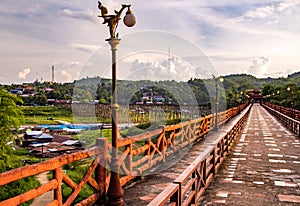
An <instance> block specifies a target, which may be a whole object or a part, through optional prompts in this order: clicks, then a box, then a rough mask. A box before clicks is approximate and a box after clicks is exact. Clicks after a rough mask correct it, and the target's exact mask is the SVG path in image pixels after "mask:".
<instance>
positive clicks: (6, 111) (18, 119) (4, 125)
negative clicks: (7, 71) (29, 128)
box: [0, 89, 24, 169]
mask: <svg viewBox="0 0 300 206" xmlns="http://www.w3.org/2000/svg"><path fill="white" fill-rule="evenodd" d="M17 102H20V103H22V100H21V99H20V98H18V97H16V96H13V95H11V94H9V93H8V92H7V91H5V90H3V89H0V165H1V167H5V168H6V169H9V168H11V161H10V152H11V148H10V146H8V143H9V142H10V141H12V142H14V140H15V137H16V134H17V132H18V128H19V126H20V125H21V124H22V123H23V121H24V118H23V114H22V112H21V110H20V109H19V108H18V107H17V105H16V103H17ZM0 169H4V168H0Z"/></svg>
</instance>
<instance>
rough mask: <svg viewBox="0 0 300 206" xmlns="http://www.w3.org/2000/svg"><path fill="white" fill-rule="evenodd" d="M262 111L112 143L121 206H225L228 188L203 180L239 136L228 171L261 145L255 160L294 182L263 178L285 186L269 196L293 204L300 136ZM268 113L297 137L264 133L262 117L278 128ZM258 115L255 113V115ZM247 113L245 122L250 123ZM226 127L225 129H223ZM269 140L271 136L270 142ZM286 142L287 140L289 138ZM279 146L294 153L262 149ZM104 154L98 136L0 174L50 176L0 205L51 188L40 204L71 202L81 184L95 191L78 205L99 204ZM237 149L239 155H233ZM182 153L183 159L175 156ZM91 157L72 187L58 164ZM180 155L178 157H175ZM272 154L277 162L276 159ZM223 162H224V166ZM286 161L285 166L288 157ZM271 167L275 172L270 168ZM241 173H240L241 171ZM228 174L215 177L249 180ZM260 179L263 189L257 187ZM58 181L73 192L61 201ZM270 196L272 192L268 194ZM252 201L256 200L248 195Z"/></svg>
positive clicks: (294, 125)
mask: <svg viewBox="0 0 300 206" xmlns="http://www.w3.org/2000/svg"><path fill="white" fill-rule="evenodd" d="M264 107H265V108H266V109H264V108H263V107H262V106H260V105H256V104H255V105H254V106H253V107H252V109H251V105H250V106H247V105H242V106H241V107H240V108H231V109H229V110H227V111H225V112H221V113H220V114H219V115H218V117H215V116H214V115H208V116H206V117H202V118H199V119H196V120H191V121H188V122H183V123H180V124H177V125H171V126H162V127H161V128H159V129H157V130H155V131H152V132H147V133H144V134H141V135H136V136H133V137H130V138H126V139H120V141H119V143H118V147H119V148H118V150H119V151H120V152H119V163H120V165H121V170H120V172H121V184H122V185H123V186H124V201H125V204H126V205H147V204H150V205H165V204H167V205H188V204H197V202H199V201H200V202H202V203H203V204H206V203H207V204H210V203H214V202H215V203H218V201H220V202H222V201H223V202H222V203H223V204H224V201H225V203H226V201H228V202H230V201H229V200H227V199H226V198H225V199H224V198H223V199H222V198H221V197H223V196H226V195H227V196H229V197H231V196H234V195H231V193H230V192H231V191H229V190H224V191H222V190H221V189H220V190H214V189H210V187H209V183H210V182H211V181H212V180H213V179H214V181H213V182H212V185H213V184H215V181H218V180H219V178H218V176H219V175H218V174H219V173H217V171H220V173H221V174H222V171H223V170H222V169H220V167H223V165H222V166H221V163H222V162H223V161H224V160H225V157H226V156H228V155H229V157H230V158H231V156H230V155H232V154H230V151H231V148H232V147H233V145H234V142H235V141H237V139H238V137H240V135H241V139H240V141H243V142H244V143H243V145H242V146H241V145H240V144H237V149H236V148H235V149H234V151H235V153H236V154H235V153H233V155H236V156H238V157H233V158H231V159H230V160H232V159H233V160H235V159H237V162H234V163H233V164H232V165H230V166H228V168H229V169H230V168H231V169H234V167H236V168H239V164H240V163H242V161H244V159H246V161H245V162H250V158H249V161H247V157H244V156H247V155H248V154H247V153H242V150H243V149H244V147H245V149H246V146H247V145H252V144H253V145H255V144H254V143H257V144H258V145H261V144H262V143H264V144H265V146H266V147H264V148H261V149H262V150H259V149H257V150H255V155H257V156H258V155H261V157H264V156H263V155H262V154H271V155H273V156H268V155H267V157H269V159H268V158H267V157H264V158H260V159H262V161H263V160H265V159H267V160H271V162H269V163H270V164H271V163H273V164H274V165H276V166H278V169H277V170H278V171H279V172H280V171H290V172H291V173H292V175H291V176H293V175H294V176H293V178H290V181H283V179H284V178H283V177H281V176H280V175H278V176H275V175H274V176H275V177H274V176H272V175H270V176H271V177H272V178H273V179H271V178H269V179H268V183H270V182H272V181H273V183H274V184H270V185H269V184H268V187H274V188H276V187H280V185H285V187H281V188H284V190H283V192H278V194H277V193H276V194H274V197H275V199H276V200H277V201H281V202H284V201H286V202H297V201H298V200H299V197H298V195H299V194H297V191H298V190H296V188H299V183H298V182H300V181H299V180H300V177H297V174H299V172H300V171H299V169H298V168H299V166H298V167H297V164H298V163H300V161H297V159H298V155H297V154H299V152H300V149H299V148H298V146H299V147H300V143H299V141H298V139H297V137H296V136H297V135H299V125H300V123H299V121H297V120H294V119H293V118H292V117H288V116H286V115H285V114H282V113H280V111H276V110H275V109H276V108H275V107H272V108H271V105H268V106H266V105H265V106H264ZM240 110H242V112H240ZM266 110H269V111H270V113H272V114H273V115H275V116H276V117H277V118H278V119H279V120H280V121H282V122H283V124H284V125H286V126H287V127H289V128H290V129H291V130H292V131H293V132H294V133H295V134H296V135H294V134H292V133H291V132H288V131H287V130H283V129H282V128H283V127H282V126H281V127H280V128H281V130H282V133H281V134H280V135H281V136H279V133H278V132H276V131H275V130H274V131H273V128H269V126H268V125H267V123H268V121H269V120H268V119H266V120H265V119H264V118H269V119H271V120H272V121H274V122H273V123H272V124H273V125H276V127H274V128H275V129H276V128H277V127H279V125H281V124H280V123H279V122H277V121H275V119H274V118H273V117H271V116H270V115H269V113H267V112H266ZM258 113H260V115H259V114H258ZM249 114H250V118H249V119H248V116H249ZM215 118H217V120H218V123H219V125H220V129H219V131H214V130H213V129H214V128H213V126H212V123H213V122H214V120H215ZM229 119H230V121H229ZM255 121H259V122H255ZM225 122H226V124H224V123H225ZM252 122H254V125H252ZM263 123H264V124H263ZM264 125H265V127H266V128H269V130H266V129H264V127H263V126H264ZM244 126H246V128H244V130H243V127H244ZM252 129H253V130H254V132H253V131H252ZM259 129H261V130H259ZM248 132H249V134H248ZM252 136H257V138H258V139H256V140H254V142H251V144H250V141H252V139H251V138H252ZM275 137H276V139H275ZM271 138H274V140H273V139H271ZM286 138H290V139H289V140H288V139H286ZM255 141H259V142H255ZM273 141H274V142H275V143H274V142H273ZM284 142H286V145H288V146H293V150H288V149H286V150H287V151H294V152H295V154H292V153H287V154H284V153H281V151H282V152H283V151H284V150H280V149H279V148H272V146H270V148H268V147H267V144H269V145H272V144H273V145H275V144H277V145H279V144H280V145H283V144H284ZM259 143H260V144H259ZM192 145H193V146H192ZM243 146H244V147H243ZM285 148H287V147H285ZM269 149H275V150H274V152H269V153H268V151H269ZM276 149H279V152H278V151H277V153H275V152H276ZM110 150H111V145H110V144H108V143H107V141H106V139H98V140H97V145H96V146H95V147H92V148H89V149H87V150H85V151H82V152H77V153H74V154H69V155H63V156H60V157H56V158H53V159H51V160H48V161H45V162H42V163H38V164H35V165H31V166H25V167H22V168H18V169H15V170H12V171H8V172H5V173H2V174H0V186H1V185H5V184H8V183H10V182H13V181H15V180H18V179H21V178H25V177H28V176H33V175H37V174H40V173H43V172H46V171H51V172H53V179H51V180H50V181H49V182H47V183H45V184H43V185H41V186H40V187H38V188H36V189H33V190H30V191H28V192H26V193H24V194H21V195H19V196H16V197H13V198H10V199H7V200H4V201H2V202H0V205H1V206H2V205H3V206H4V205H5V206H6V205H18V204H21V203H24V202H26V201H28V200H31V199H34V198H36V197H38V196H40V195H43V194H44V193H46V192H48V191H53V194H54V195H53V199H52V200H49V202H48V203H47V204H45V205H71V204H72V202H74V200H75V199H76V197H77V195H78V194H79V192H80V191H81V189H82V187H83V186H84V185H85V184H88V185H89V186H90V187H91V188H93V190H94V191H95V193H94V194H92V195H91V196H90V197H88V198H87V199H85V200H83V201H81V202H80V203H77V205H94V204H99V205H100V204H104V203H105V198H106V191H107V185H108V183H109V179H110V178H109V172H108V170H107V169H106V168H109V166H108V165H109V163H110V155H109V154H110ZM240 150H241V152H237V151H240ZM184 152H185V155H180V154H181V153H184ZM238 153H239V154H238ZM249 155H250V154H249ZM279 155H282V158H283V157H286V158H290V159H291V160H289V163H290V161H292V160H293V159H294V160H293V161H292V163H293V164H292V165H291V167H290V168H281V164H283V160H284V159H282V158H281V159H280V157H281V156H280V157H279ZM252 156H253V157H251V158H254V157H255V156H254V154H252ZM89 157H94V161H93V162H92V163H91V165H90V167H89V169H88V170H87V172H86V174H85V175H84V176H83V177H82V179H81V181H80V182H79V183H75V182H74V181H73V180H72V179H71V178H70V177H68V176H67V174H65V173H64V172H63V169H62V167H63V166H64V165H66V164H69V163H72V162H75V161H79V160H83V159H86V158H89ZM174 157H175V158H174ZM178 157H182V158H181V159H178ZM271 157H276V158H277V159H276V158H271ZM278 158H279V159H278ZM256 159H259V158H256ZM227 160H228V158H227V159H226V161H227ZM285 161H286V162H287V160H285ZM258 162H259V161H258ZM166 165H167V166H168V169H167V170H164V171H163V170H162V167H166ZM241 165H243V164H241ZM255 165H260V163H259V164H258V163H257V162H255V164H254V166H255ZM225 167H226V166H225ZM267 168H268V167H266V170H267ZM274 170H276V168H275V169H274ZM156 171H157V172H156ZM230 171H231V170H230ZM241 171H243V170H242V169H241ZM244 172H246V171H244ZM250 172H253V173H255V172H257V174H261V173H259V171H257V170H256V169H255V168H253V169H252V170H251V171H250ZM145 173H150V175H147V176H144V174H145ZM248 173H249V171H248ZM266 173H267V171H266ZM270 173H271V172H270ZM246 174H247V173H246ZM230 175H231V176H232V175H233V177H231V176H229V177H226V178H225V180H224V179H222V178H221V179H220V181H221V182H222V181H225V182H226V181H229V183H231V184H239V183H241V184H242V183H245V182H247V181H246V180H242V179H240V178H242V177H245V178H247V177H248V176H247V175H251V174H247V175H246V176H245V174H243V175H242V176H241V177H239V176H234V174H232V173H230ZM141 176H142V178H140V179H139V180H138V181H135V183H134V184H132V183H131V184H128V183H130V182H131V181H132V180H133V179H135V180H136V177H141ZM213 177H217V178H213ZM230 178H231V180H230ZM234 178H237V179H234ZM276 178H277V179H276ZM266 179H267V177H266ZM297 181H298V182H297ZM253 182H257V184H256V183H253V184H255V185H262V186H261V187H264V185H267V182H266V183H265V181H263V180H262V181H259V180H257V181H253ZM262 182H263V183H264V184H262ZM62 184H66V185H68V186H69V187H70V188H72V193H71V195H70V196H69V197H68V198H67V199H66V200H64V201H63V199H62ZM219 184H220V185H221V183H217V185H219ZM286 185H289V186H286ZM291 185H292V186H291ZM207 187H208V188H207ZM287 187H291V188H293V189H294V190H295V191H296V192H294V193H292V192H289V190H287V189H286V188H287ZM0 188H1V187H0ZM206 188H207V191H208V195H206V194H205V195H204V196H203V194H204V191H205V189H206ZM210 191H217V192H218V191H221V193H217V195H216V197H220V196H221V197H220V198H219V199H214V197H215V196H214V194H213V195H210V193H209V192H210ZM274 191H276V190H275V189H274ZM285 191H286V192H285ZM222 192H223V193H222ZM226 192H227V193H226ZM242 192H243V191H240V193H242ZM298 192H299V191H298ZM237 193H238V192H237ZM246 194H247V193H245V195H246ZM256 196H258V197H263V193H259V192H258V193H257V194H256ZM256 196H255V195H254V196H251V197H256ZM201 197H202V198H201ZM210 197H212V198H211V199H210ZM262 199H263V198H262ZM274 201H275V200H274ZM236 204H237V203H236ZM231 205H232V204H231ZM238 205H242V204H238ZM256 205H257V204H256Z"/></svg>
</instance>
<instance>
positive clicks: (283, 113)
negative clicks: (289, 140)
mask: <svg viewBox="0 0 300 206" xmlns="http://www.w3.org/2000/svg"><path fill="white" fill-rule="evenodd" d="M263 106H264V108H265V109H267V110H268V111H269V112H270V113H271V114H272V115H274V116H275V117H276V118H277V119H278V120H279V121H280V122H282V123H283V125H284V126H286V127H287V128H288V129H290V130H291V131H292V132H294V133H295V134H297V135H298V136H300V119H299V113H298V114H297V113H296V114H297V115H295V113H294V114H293V112H292V113H291V111H290V110H289V108H280V106H276V105H272V104H269V103H265V104H263ZM291 116H292V117H291ZM295 116H296V117H297V118H295Z"/></svg>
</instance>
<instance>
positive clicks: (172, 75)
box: [127, 57, 197, 81]
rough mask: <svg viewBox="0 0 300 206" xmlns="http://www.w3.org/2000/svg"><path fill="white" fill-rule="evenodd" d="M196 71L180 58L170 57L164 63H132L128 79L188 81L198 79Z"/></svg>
mask: <svg viewBox="0 0 300 206" xmlns="http://www.w3.org/2000/svg"><path fill="white" fill-rule="evenodd" d="M196 76H197V74H196V69H195V68H194V67H193V66H192V65H191V64H189V63H188V62H187V61H185V60H183V59H182V58H180V57H170V59H169V60H164V61H147V62H145V61H143V60H140V59H136V60H135V61H133V62H132V65H131V69H130V74H129V76H128V77H127V78H128V79H143V80H152V81H164V80H176V81H188V80H189V79H190V78H191V77H196Z"/></svg>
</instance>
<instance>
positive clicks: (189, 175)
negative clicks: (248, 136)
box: [149, 107, 250, 206]
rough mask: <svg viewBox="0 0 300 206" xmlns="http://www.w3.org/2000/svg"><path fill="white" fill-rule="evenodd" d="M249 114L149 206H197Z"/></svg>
mask: <svg viewBox="0 0 300 206" xmlns="http://www.w3.org/2000/svg"><path fill="white" fill-rule="evenodd" d="M249 112H250V107H248V109H247V110H246V111H244V112H243V114H242V117H241V118H240V119H239V120H236V121H237V122H236V123H234V124H233V125H234V126H233V127H231V128H229V129H228V130H227V131H226V133H225V134H223V135H222V136H220V137H219V139H218V140H217V141H216V143H215V144H213V145H210V146H209V147H207V148H206V150H204V151H203V152H202V153H201V154H200V155H199V156H198V158H197V159H196V160H194V161H193V162H192V164H191V165H190V166H189V167H187V168H186V169H185V171H184V172H183V173H181V175H179V176H178V177H177V178H176V179H175V180H174V182H173V183H170V184H169V186H168V187H167V188H166V189H165V190H163V191H162V192H161V193H160V194H159V195H158V196H157V197H156V198H155V199H154V200H152V201H151V202H150V203H149V206H162V205H197V202H198V201H199V199H200V197H201V195H202V194H203V192H204V190H205V188H206V187H207V186H208V185H209V183H210V182H211V180H212V179H213V177H214V176H215V174H216V172H217V170H218V168H219V167H220V166H221V163H222V162H223V160H224V158H225V157H226V156H227V154H228V153H229V151H230V148H231V146H232V145H233V142H234V140H235V139H236V138H237V137H238V136H239V134H240V132H241V130H242V127H243V125H244V123H245V122H246V120H247V118H248V115H249Z"/></svg>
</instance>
